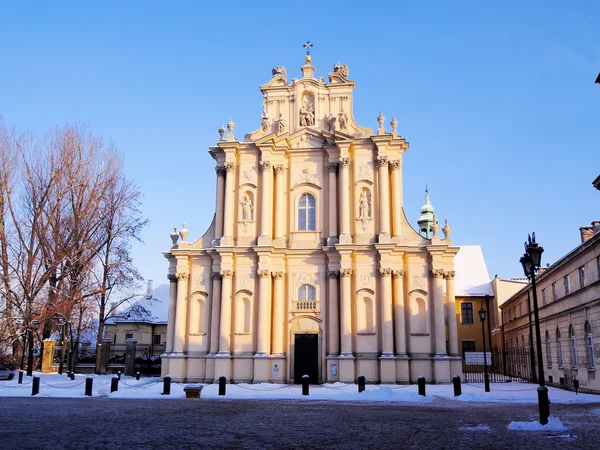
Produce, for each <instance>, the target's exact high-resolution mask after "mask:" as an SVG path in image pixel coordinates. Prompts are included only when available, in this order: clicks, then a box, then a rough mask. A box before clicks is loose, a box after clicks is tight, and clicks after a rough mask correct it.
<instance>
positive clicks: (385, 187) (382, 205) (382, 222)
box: [377, 156, 390, 242]
mask: <svg viewBox="0 0 600 450" xmlns="http://www.w3.org/2000/svg"><path fill="white" fill-rule="evenodd" d="M377 166H378V167H379V242H389V236H390V180H389V173H388V160H387V156H378V157H377Z"/></svg>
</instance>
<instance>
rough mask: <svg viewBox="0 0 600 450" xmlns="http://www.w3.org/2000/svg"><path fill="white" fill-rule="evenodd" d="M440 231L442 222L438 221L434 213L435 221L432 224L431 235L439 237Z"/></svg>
mask: <svg viewBox="0 0 600 450" xmlns="http://www.w3.org/2000/svg"><path fill="white" fill-rule="evenodd" d="M438 231H440V224H439V223H438V221H437V217H436V216H435V214H434V215H433V223H432V224H431V232H432V235H431V237H438Z"/></svg>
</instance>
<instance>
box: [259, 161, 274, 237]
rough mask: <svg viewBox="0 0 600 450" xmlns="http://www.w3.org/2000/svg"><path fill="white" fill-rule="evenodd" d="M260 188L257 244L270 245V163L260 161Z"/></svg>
mask: <svg viewBox="0 0 600 450" xmlns="http://www.w3.org/2000/svg"><path fill="white" fill-rule="evenodd" d="M260 168H261V169H262V189H261V201H260V236H259V237H258V245H271V200H272V198H271V188H270V182H271V163H270V162H269V161H261V162H260Z"/></svg>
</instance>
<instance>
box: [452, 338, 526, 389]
mask: <svg viewBox="0 0 600 450" xmlns="http://www.w3.org/2000/svg"><path fill="white" fill-rule="evenodd" d="M469 351H470V352H480V353H481V354H482V355H483V349H473V350H469ZM464 353H466V352H463V381H464V382H465V383H483V382H484V380H485V375H484V367H485V366H484V364H483V358H482V360H481V363H478V364H467V362H466V358H465V354H464ZM487 353H488V354H489V353H491V364H488V368H487V370H488V374H489V380H490V383H506V382H511V381H514V382H520V383H530V382H533V381H534V377H533V376H532V373H531V355H530V352H529V349H528V348H523V347H517V348H506V349H504V350H499V349H497V348H494V349H492V350H491V352H490V350H487ZM489 359H490V358H489V357H488V363H489V362H490V361H489Z"/></svg>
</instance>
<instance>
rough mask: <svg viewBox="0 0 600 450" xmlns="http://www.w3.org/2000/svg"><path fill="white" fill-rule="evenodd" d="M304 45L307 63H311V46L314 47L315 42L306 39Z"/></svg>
mask: <svg viewBox="0 0 600 450" xmlns="http://www.w3.org/2000/svg"><path fill="white" fill-rule="evenodd" d="M302 47H304V48H305V49H306V64H309V63H310V49H311V47H314V45H313V43H312V42H310V41H306V42H305V43H304V44H302Z"/></svg>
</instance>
